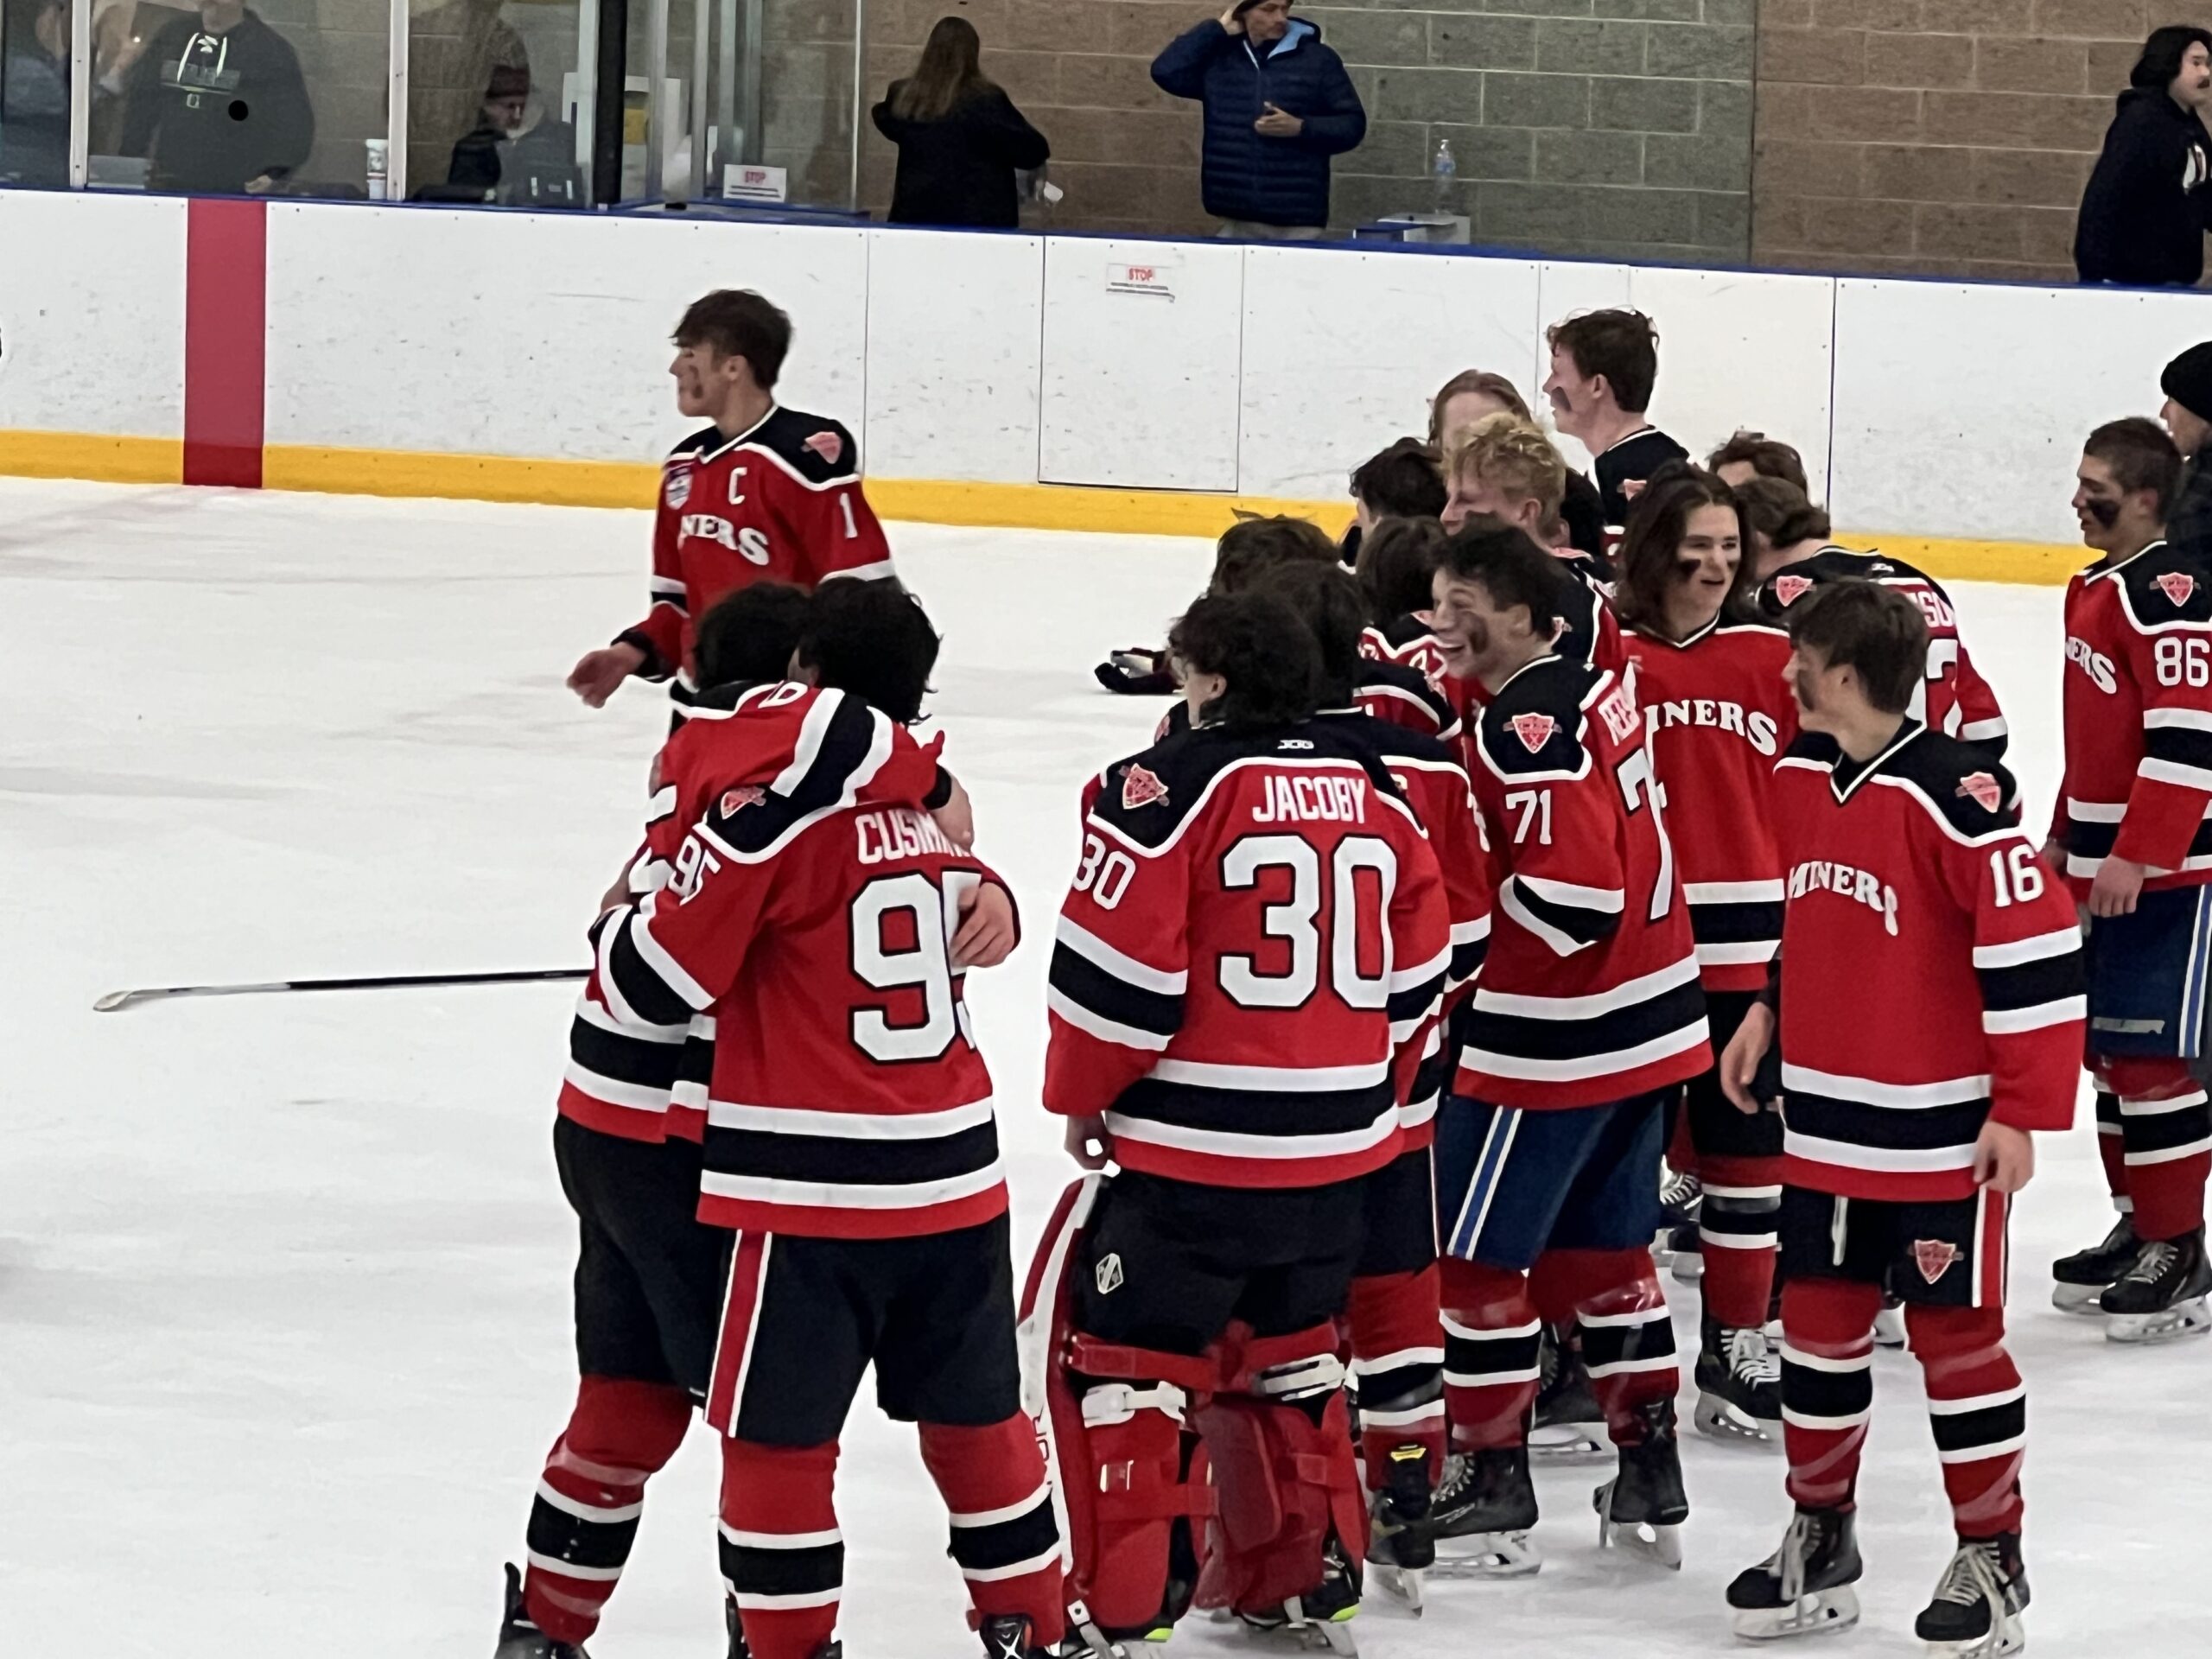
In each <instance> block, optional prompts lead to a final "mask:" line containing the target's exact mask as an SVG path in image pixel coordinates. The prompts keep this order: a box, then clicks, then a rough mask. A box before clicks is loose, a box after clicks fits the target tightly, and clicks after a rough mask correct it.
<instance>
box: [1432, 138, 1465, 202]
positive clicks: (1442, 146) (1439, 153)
mask: <svg viewBox="0 0 2212 1659" xmlns="http://www.w3.org/2000/svg"><path fill="white" fill-rule="evenodd" d="M1429 173H1430V175H1431V176H1432V177H1433V178H1434V179H1435V181H1436V211H1437V212H1438V213H1450V212H1451V211H1452V181H1454V180H1455V179H1457V178H1458V177H1459V162H1455V161H1453V160H1452V141H1451V140H1450V139H1449V138H1442V139H1439V140H1438V141H1437V145H1436V160H1435V162H1433V164H1432V165H1431V167H1430V168H1429Z"/></svg>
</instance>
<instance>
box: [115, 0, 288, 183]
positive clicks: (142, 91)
mask: <svg viewBox="0 0 2212 1659" xmlns="http://www.w3.org/2000/svg"><path fill="white" fill-rule="evenodd" d="M127 95H128V98H129V99H130V102H129V105H128V106H127V111H126V113H125V115H124V122H123V153H124V155H126V156H146V157H148V158H149V160H150V161H151V162H152V163H153V165H152V167H151V168H149V172H148V175H147V182H148V183H149V184H150V185H151V186H152V187H153V188H155V189H156V190H190V191H194V192H198V193H200V194H207V195H238V194H242V193H243V194H252V195H265V194H268V193H269V192H270V190H273V189H274V188H276V187H277V185H279V184H281V183H283V181H285V180H286V179H288V178H289V177H290V176H291V175H292V169H293V168H296V167H298V166H299V165H300V163H301V162H304V161H306V160H307V158H308V151H309V150H310V149H313V148H314V147H315V110H314V108H313V106H312V105H309V104H308V88H307V82H306V80H305V79H304V78H302V75H301V73H300V59H299V54H297V53H296V52H294V51H293V50H292V48H291V43H290V42H289V41H287V40H285V38H284V37H283V35H279V34H278V33H277V31H276V30H275V29H271V28H270V26H269V25H268V24H267V23H265V22H263V21H262V20H261V16H260V14H259V13H258V12H254V11H249V10H246V6H245V0H200V9H199V10H198V12H197V13H195V14H193V15H189V16H183V17H178V18H176V19H175V20H173V21H172V22H169V23H168V24H166V25H165V26H164V27H163V28H162V31H161V33H160V34H158V35H155V36H154V38H153V41H151V42H150V43H149V45H148V46H147V48H146V54H145V55H144V56H143V57H142V58H140V59H139V60H138V62H137V66H136V67H134V68H133V69H132V70H131V72H130V84H129V91H128V94H127Z"/></svg>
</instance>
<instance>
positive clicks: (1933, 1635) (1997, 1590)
mask: <svg viewBox="0 0 2212 1659" xmlns="http://www.w3.org/2000/svg"><path fill="white" fill-rule="evenodd" d="M2027 1605H2028V1573H2027V1569H2026V1568H2025V1567H2023V1566H2022V1565H2021V1564H2020V1535H2019V1534H2018V1533H2017V1532H2008V1533H2005V1534H2002V1535H1999V1536H1998V1537H1995V1538H1961V1539H1960V1540H1959V1553H1958V1554H1955V1555H1954V1556H1952V1557H1951V1564H1950V1566H1949V1567H1946V1568H1945V1569H1944V1572H1943V1581H1942V1583H1941V1584H1939V1585H1937V1586H1936V1599H1934V1600H1933V1601H1931V1602H1929V1604H1928V1605H1927V1607H1926V1608H1925V1609H1923V1611H1922V1612H1921V1615H1920V1617H1919V1618H1917V1619H1916V1620H1915V1621H1914V1622H1913V1626H1912V1628H1913V1632H1914V1634H1915V1635H1916V1636H1918V1637H1920V1639H1921V1640H1922V1641H1923V1642H1925V1643H1927V1644H1928V1651H1929V1655H1930V1656H1942V1659H1998V1656H1999V1655H2000V1654H2007V1653H2018V1652H2019V1650H2020V1649H2022V1648H2024V1647H2025V1646H2026V1645H2027V1641H2028V1638H2027V1636H2026V1634H2025V1633H2024V1631H2023V1630H2021V1628H2020V1612H2021V1610H2022V1609H2023V1608H2024V1607H2026V1606H2027Z"/></svg>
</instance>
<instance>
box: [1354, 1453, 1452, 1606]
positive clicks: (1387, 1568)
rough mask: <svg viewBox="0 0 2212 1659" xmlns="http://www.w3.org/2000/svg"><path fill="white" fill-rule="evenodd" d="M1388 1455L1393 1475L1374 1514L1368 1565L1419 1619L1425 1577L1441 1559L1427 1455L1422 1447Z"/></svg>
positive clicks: (1376, 1500) (1379, 1496)
mask: <svg viewBox="0 0 2212 1659" xmlns="http://www.w3.org/2000/svg"><path fill="white" fill-rule="evenodd" d="M1383 1456H1384V1459H1385V1460H1386V1462H1387V1463H1388V1465H1389V1478H1388V1479H1387V1480H1386V1481H1385V1482H1384V1484H1383V1490H1382V1491H1379V1492H1376V1494H1375V1497H1374V1503H1373V1504H1372V1506H1371V1508H1370V1510H1369V1515H1368V1533H1367V1565H1368V1567H1370V1569H1371V1570H1372V1571H1373V1572H1374V1573H1375V1581H1376V1583H1377V1584H1379V1585H1381V1586H1383V1588H1384V1589H1385V1590H1387V1591H1389V1592H1390V1593H1391V1594H1392V1595H1394V1596H1396V1597H1398V1598H1399V1599H1402V1601H1404V1602H1405V1604H1406V1605H1407V1606H1408V1607H1410V1608H1411V1609H1412V1610H1413V1611H1414V1617H1415V1618H1419V1617H1420V1615H1421V1574H1422V1573H1426V1572H1427V1570H1428V1568H1429V1567H1431V1566H1432V1565H1433V1563H1434V1561H1435V1560H1436V1544H1435V1541H1434V1540H1433V1538H1432V1537H1431V1536H1430V1535H1429V1531H1428V1516H1429V1505H1430V1503H1431V1501H1432V1497H1433V1494H1432V1491H1431V1482H1430V1479H1429V1470H1428V1453H1427V1452H1426V1451H1424V1450H1422V1448H1421V1447H1420V1446H1393V1447H1391V1448H1390V1450H1389V1452H1385V1453H1384V1454H1383Z"/></svg>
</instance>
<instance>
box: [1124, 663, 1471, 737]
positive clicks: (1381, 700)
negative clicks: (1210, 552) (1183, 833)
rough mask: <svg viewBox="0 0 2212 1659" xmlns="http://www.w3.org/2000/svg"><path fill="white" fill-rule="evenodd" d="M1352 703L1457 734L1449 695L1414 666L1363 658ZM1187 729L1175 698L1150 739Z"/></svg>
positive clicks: (1438, 733) (1430, 733)
mask: <svg viewBox="0 0 2212 1659" xmlns="http://www.w3.org/2000/svg"><path fill="white" fill-rule="evenodd" d="M1351 700H1352V703H1353V706H1354V707H1355V708H1357V710H1358V711H1359V712H1360V713H1361V714H1363V715H1374V716H1375V718H1376V719H1377V720H1379V721H1384V722H1385V723H1387V724H1389V725H1392V726H1396V727H1399V728H1402V729H1403V730H1405V731H1408V732H1417V733H1419V734H1421V736H1423V737H1433V738H1439V739H1441V740H1442V741H1446V742H1447V743H1448V742H1452V741H1456V740H1457V739H1458V738H1459V733H1460V727H1459V710H1458V709H1457V708H1455V707H1454V706H1453V705H1452V701H1451V699H1450V698H1448V697H1446V696H1445V695H1444V694H1443V693H1442V692H1440V691H1439V690H1436V689H1435V688H1434V687H1433V686H1431V685H1430V684H1429V683H1428V681H1427V678H1426V677H1423V675H1422V674H1421V671H1419V670H1418V669H1413V668H1407V667H1403V666H1402V665H1400V664H1396V663H1386V662H1382V661H1379V660H1377V659H1376V658H1366V659H1364V660H1363V661H1362V662H1361V664H1360V665H1359V675H1358V677H1357V679H1356V680H1355V681H1354V682H1353V683H1352V690H1351ZM1190 729H1191V706H1190V704H1188V703H1186V702H1184V701H1183V700H1182V699H1181V698H1177V699H1176V700H1175V701H1174V702H1172V703H1170V704H1169V705H1168V707H1167V712H1166V714H1164V715H1161V716H1160V723H1159V724H1158V725H1156V726H1154V728H1152V741H1154V742H1155V743H1162V742H1165V741H1166V740H1167V739H1169V738H1171V737H1173V736H1174V735H1175V734H1176V733H1178V732H1187V731H1189V730H1190Z"/></svg>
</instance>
